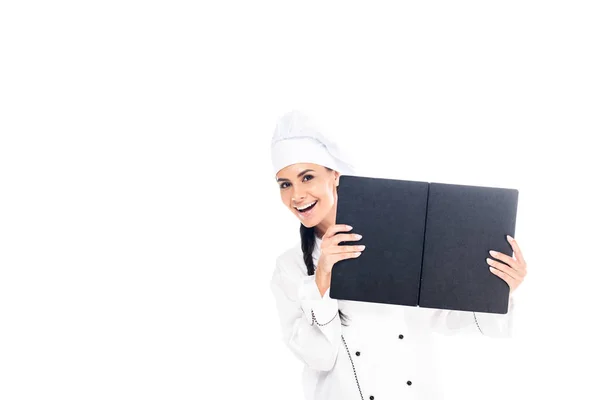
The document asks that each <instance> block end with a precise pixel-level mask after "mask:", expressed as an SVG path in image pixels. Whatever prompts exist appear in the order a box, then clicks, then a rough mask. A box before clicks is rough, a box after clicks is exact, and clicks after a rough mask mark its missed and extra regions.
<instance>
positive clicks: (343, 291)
mask: <svg viewBox="0 0 600 400" xmlns="http://www.w3.org/2000/svg"><path fill="white" fill-rule="evenodd" d="M517 201H518V190H516V189H509V188H497V187H485V186H468V185H453V184H446V183H430V182H420V181H407V180H397V179H383V178H373V177H362V176H352V175H342V176H341V177H340V184H339V187H338V204H337V216H336V223H338V224H347V225H350V226H352V227H353V228H354V229H353V230H352V231H351V232H352V233H359V234H361V235H362V236H363V237H362V239H361V240H359V241H353V242H342V243H340V245H345V244H348V245H350V244H364V245H365V246H366V248H365V250H364V251H363V253H362V255H361V256H360V257H358V258H352V259H347V260H342V261H339V262H338V263H336V264H335V265H334V267H333V269H332V275H331V288H330V292H329V295H330V297H331V298H335V299H340V300H354V301H365V302H374V303H387V304H397V305H405V306H415V307H417V306H418V307H426V308H437V309H447V310H459V311H477V312H487V313H498V314H505V313H506V312H507V311H508V296H509V286H508V284H507V283H506V282H504V281H503V280H502V279H501V278H499V277H498V276H496V275H494V274H492V273H491V272H490V270H489V265H488V264H487V262H486V258H488V257H489V258H491V259H494V257H492V256H491V255H490V254H489V250H495V251H499V252H501V253H504V254H507V255H509V256H512V254H513V252H512V247H511V246H510V244H509V243H508V240H507V239H506V235H510V236H512V237H514V234H515V224H516V215H517ZM498 261H499V260H498Z"/></svg>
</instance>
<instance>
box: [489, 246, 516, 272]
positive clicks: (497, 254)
mask: <svg viewBox="0 0 600 400" xmlns="http://www.w3.org/2000/svg"><path fill="white" fill-rule="evenodd" d="M490 255H491V256H492V257H494V258H497V259H498V260H500V261H502V262H504V263H505V264H508V265H510V267H511V268H514V269H516V270H520V269H521V267H520V266H519V264H518V263H517V261H516V260H515V259H514V258H512V257H510V256H507V255H506V254H503V253H500V252H497V251H494V250H490Z"/></svg>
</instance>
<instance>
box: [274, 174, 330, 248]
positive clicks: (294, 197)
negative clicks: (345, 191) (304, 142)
mask: <svg viewBox="0 0 600 400" xmlns="http://www.w3.org/2000/svg"><path fill="white" fill-rule="evenodd" d="M339 176H340V174H339V173H338V172H336V171H332V170H330V169H327V168H325V167H323V166H321V165H317V164H304V163H301V164H293V165H290V166H288V167H285V168H283V169H282V170H281V171H279V172H278V173H277V177H276V178H277V183H278V184H279V190H280V192H281V201H282V202H283V204H285V206H286V207H288V208H289V209H290V211H291V212H292V213H293V214H294V215H296V217H297V218H298V219H299V220H300V222H302V224H303V225H304V226H306V227H307V228H312V227H316V228H317V231H318V232H319V236H321V235H322V233H324V232H325V231H326V230H327V228H328V227H329V226H331V225H332V224H334V223H335V213H336V204H337V190H336V187H337V186H338V184H339Z"/></svg>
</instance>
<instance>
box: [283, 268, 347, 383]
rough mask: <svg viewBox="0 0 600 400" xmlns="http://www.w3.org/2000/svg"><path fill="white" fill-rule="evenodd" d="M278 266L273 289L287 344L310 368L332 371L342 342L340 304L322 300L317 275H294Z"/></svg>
mask: <svg viewBox="0 0 600 400" xmlns="http://www.w3.org/2000/svg"><path fill="white" fill-rule="evenodd" d="M293 275H295V274H292V273H289V272H287V271H285V270H284V269H283V268H281V266H280V265H279V264H278V265H277V268H276V269H275V271H274V273H273V277H272V280H271V290H272V292H273V295H274V296H275V302H276V306H277V311H278V314H279V319H280V323H281V329H282V335H283V340H284V342H285V344H286V345H287V346H288V347H289V348H290V349H291V350H292V352H293V353H294V354H295V355H296V356H297V357H298V358H299V359H300V360H302V361H303V362H304V363H305V364H306V365H307V366H308V367H309V368H311V369H314V370H318V371H329V370H331V368H333V365H334V364H335V361H336V359H337V354H338V349H339V346H340V341H341V321H340V318H339V316H338V301H337V300H336V299H332V298H331V297H329V290H327V292H325V294H324V296H323V297H321V294H320V292H319V289H318V287H317V284H316V282H315V276H314V275H311V276H303V275H300V274H298V276H295V277H294V276H293Z"/></svg>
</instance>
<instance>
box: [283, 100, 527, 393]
mask: <svg viewBox="0 0 600 400" xmlns="http://www.w3.org/2000/svg"><path fill="white" fill-rule="evenodd" d="M271 157H272V163H273V173H274V175H275V180H276V182H277V184H278V186H279V190H280V194H281V200H282V202H283V204H284V206H286V207H287V208H288V209H289V210H290V211H291V212H292V213H293V214H294V215H295V216H296V217H297V218H298V219H299V220H300V222H301V225H300V240H299V242H298V243H297V245H296V246H294V247H293V248H290V249H288V250H287V251H284V252H282V253H281V254H280V255H279V256H278V257H277V259H276V263H275V264H276V265H275V268H274V271H273V275H272V280H271V290H272V292H273V295H274V297H275V304H276V309H277V312H278V317H279V321H280V324H281V333H282V335H283V340H284V342H285V344H286V345H287V347H288V348H289V349H290V350H291V352H292V353H293V354H294V355H295V356H296V357H297V358H298V359H299V360H300V361H301V362H302V363H303V364H304V370H303V377H302V382H303V388H304V395H305V398H306V399H307V400H366V399H369V400H391V399H394V400H400V399H419V400H425V399H426V400H435V399H442V398H443V393H441V389H440V384H441V376H440V375H439V371H438V370H437V368H436V362H435V360H436V355H435V354H433V348H432V337H431V335H432V334H433V333H434V332H437V333H441V334H444V335H454V334H458V333H468V332H473V333H477V334H481V335H486V336H491V337H509V336H510V335H511V328H512V323H513V318H514V299H513V293H514V291H515V289H516V288H517V287H518V286H519V285H520V284H521V282H522V281H523V279H524V277H525V275H526V272H527V265H526V263H525V260H524V258H523V255H522V252H521V251H520V249H519V246H518V244H517V242H516V241H515V239H514V238H510V237H509V238H508V240H509V242H510V244H511V246H512V249H513V251H514V256H509V255H506V254H502V253H495V254H492V255H493V258H495V259H496V260H500V261H502V262H498V261H496V260H494V259H492V258H488V264H489V269H490V273H492V274H495V275H497V276H498V277H499V278H501V279H503V280H504V281H505V282H506V283H507V284H508V285H509V287H510V295H509V304H508V312H507V313H506V314H492V313H478V312H466V311H454V310H436V309H428V308H419V307H409V306H399V305H394V304H380V303H370V302H358V301H343V300H337V299H332V298H331V297H330V296H329V286H330V283H331V270H332V268H333V267H334V265H335V264H336V263H337V262H339V261H340V260H343V259H347V258H352V257H360V255H361V254H362V251H363V250H365V249H364V246H358V245H354V244H353V243H351V242H352V241H357V240H359V239H360V232H354V231H353V228H352V227H350V226H347V225H344V224H336V209H337V187H338V185H339V178H340V176H341V175H343V174H354V173H355V172H354V168H353V166H352V165H351V164H350V163H349V162H348V160H347V159H346V157H344V155H343V154H342V153H341V151H340V149H339V148H338V146H337V145H336V144H335V143H334V142H333V141H332V140H330V139H329V138H327V137H326V136H325V135H324V134H323V133H322V132H321V130H319V128H318V127H317V126H316V125H315V124H314V122H312V121H311V120H310V119H309V118H308V117H307V116H306V115H304V114H302V113H300V112H298V111H291V112H289V113H287V114H285V115H283V116H282V117H281V118H280V119H279V121H278V122H277V126H276V129H275V132H274V134H273V138H272V143H271ZM341 222H342V223H343V221H341ZM342 241H344V242H349V243H346V245H345V246H340V245H338V243H340V242H342Z"/></svg>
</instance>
